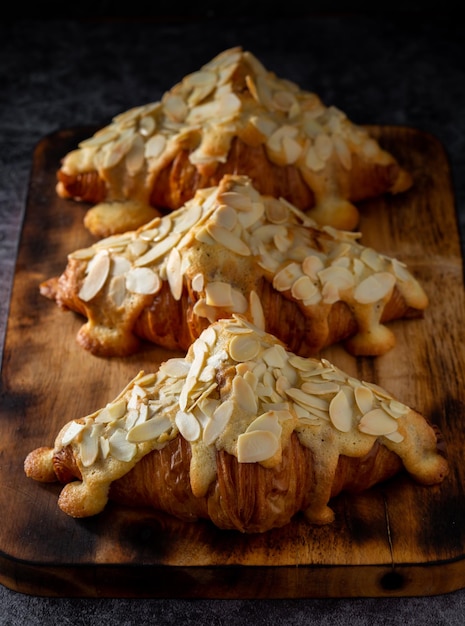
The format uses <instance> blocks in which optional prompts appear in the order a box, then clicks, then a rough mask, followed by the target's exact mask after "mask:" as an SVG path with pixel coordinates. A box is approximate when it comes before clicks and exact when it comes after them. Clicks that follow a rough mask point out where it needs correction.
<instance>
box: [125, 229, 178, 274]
mask: <svg viewBox="0 0 465 626" xmlns="http://www.w3.org/2000/svg"><path fill="white" fill-rule="evenodd" d="M180 237H181V235H180V233H171V234H170V235H168V236H167V237H165V239H162V240H161V241H159V242H157V243H155V244H154V245H152V247H151V248H150V250H148V251H147V252H146V253H145V254H143V255H142V256H141V257H139V258H138V259H136V261H135V262H134V265H136V267H141V266H143V265H149V264H150V263H153V262H154V261H157V260H158V259H159V258H160V257H162V256H164V255H165V254H166V253H167V252H169V251H170V250H171V248H173V247H174V246H175V245H176V244H177V243H178V241H179V239H180Z"/></svg>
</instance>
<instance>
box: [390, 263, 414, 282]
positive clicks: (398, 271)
mask: <svg viewBox="0 0 465 626" xmlns="http://www.w3.org/2000/svg"><path fill="white" fill-rule="evenodd" d="M391 263H392V269H393V271H394V274H395V276H396V278H398V279H399V280H401V281H406V280H410V279H411V278H412V275H411V274H410V272H409V271H408V269H407V267H406V266H405V263H401V261H399V260H398V259H391Z"/></svg>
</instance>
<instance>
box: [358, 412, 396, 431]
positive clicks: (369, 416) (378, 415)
mask: <svg viewBox="0 0 465 626" xmlns="http://www.w3.org/2000/svg"><path fill="white" fill-rule="evenodd" d="M358 428H359V430H360V431H361V432H362V433H365V434H367V435H374V436H375V437H380V436H382V435H390V434H391V433H393V432H395V431H396V430H397V422H396V420H395V419H393V418H392V417H390V416H389V415H387V413H386V412H385V411H383V409H373V410H372V411H369V412H368V413H365V415H364V416H363V417H362V419H361V420H360V422H359V424H358Z"/></svg>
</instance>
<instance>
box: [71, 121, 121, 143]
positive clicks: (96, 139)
mask: <svg viewBox="0 0 465 626" xmlns="http://www.w3.org/2000/svg"><path fill="white" fill-rule="evenodd" d="M118 134H119V132H118V130H117V129H116V128H112V127H110V126H107V127H105V128H103V129H102V130H98V131H97V132H96V133H95V134H94V135H92V137H89V138H88V139H84V140H83V141H80V142H79V144H78V145H79V147H80V148H99V147H100V146H103V145H104V144H106V143H107V142H109V141H113V140H114V139H116V138H117V137H118Z"/></svg>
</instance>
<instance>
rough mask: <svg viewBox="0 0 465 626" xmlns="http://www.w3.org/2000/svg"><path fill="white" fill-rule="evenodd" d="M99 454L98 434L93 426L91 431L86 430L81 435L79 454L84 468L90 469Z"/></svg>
mask: <svg viewBox="0 0 465 626" xmlns="http://www.w3.org/2000/svg"><path fill="white" fill-rule="evenodd" d="M98 452H99V433H98V431H96V430H95V425H94V426H93V427H92V428H91V429H88V430H87V429H86V430H85V431H84V433H83V436H82V439H81V442H80V445H79V454H80V456H81V462H82V464H83V466H84V467H90V466H91V465H93V464H94V463H95V461H96V459H97V456H98Z"/></svg>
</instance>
